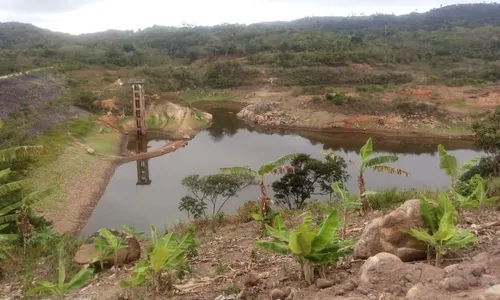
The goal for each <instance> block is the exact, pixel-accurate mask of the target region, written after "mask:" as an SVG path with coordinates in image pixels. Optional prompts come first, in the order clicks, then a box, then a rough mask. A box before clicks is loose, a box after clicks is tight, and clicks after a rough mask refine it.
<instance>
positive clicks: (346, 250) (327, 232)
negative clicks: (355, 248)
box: [257, 210, 354, 284]
mask: <svg viewBox="0 0 500 300" xmlns="http://www.w3.org/2000/svg"><path fill="white" fill-rule="evenodd" d="M338 224H339V214H338V211H337V210H334V211H332V212H331V213H330V215H329V216H328V217H327V218H326V220H325V221H324V222H323V223H322V224H321V225H320V226H318V228H316V229H315V230H314V229H312V217H311V214H310V213H306V214H305V216H304V220H303V222H302V224H300V225H299V226H297V227H296V228H295V229H293V230H292V231H287V229H286V227H285V224H284V222H283V219H282V217H281V215H278V216H276V218H275V221H274V228H273V227H270V226H268V225H266V229H267V233H269V234H270V235H271V236H272V237H273V238H274V239H275V241H274V242H269V241H258V242H257V244H258V245H259V246H260V247H262V248H265V249H268V250H271V251H274V252H276V253H279V254H288V253H292V254H293V255H294V256H295V257H296V258H297V260H298V262H299V263H300V265H301V271H302V277H303V278H304V280H305V281H306V282H307V283H308V284H312V283H313V282H314V280H315V270H316V268H318V267H319V271H320V274H321V276H322V277H325V272H324V269H323V267H324V266H325V265H327V264H333V265H335V263H336V262H337V261H338V260H339V259H340V258H342V257H344V256H346V255H349V254H350V253H351V252H352V250H351V249H350V246H351V245H352V244H353V243H354V241H352V240H345V241H340V240H339V239H337V236H336V231H337V227H338Z"/></svg>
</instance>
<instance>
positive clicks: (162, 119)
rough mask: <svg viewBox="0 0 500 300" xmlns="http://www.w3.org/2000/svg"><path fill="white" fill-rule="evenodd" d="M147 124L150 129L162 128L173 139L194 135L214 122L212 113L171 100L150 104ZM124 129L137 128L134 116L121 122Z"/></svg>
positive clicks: (128, 130) (147, 110)
mask: <svg viewBox="0 0 500 300" xmlns="http://www.w3.org/2000/svg"><path fill="white" fill-rule="evenodd" d="M146 116H147V118H146V126H147V128H148V129H149V130H161V131H163V132H165V133H166V134H167V135H169V136H171V138H173V139H179V138H184V137H186V136H192V135H194V134H196V133H197V132H198V131H200V130H201V129H203V128H205V127H207V126H209V125H210V123H211V122H212V115H211V114H209V113H206V112H202V111H200V110H197V109H194V108H189V107H184V106H180V105H177V104H174V103H172V102H169V101H164V102H160V103H158V104H150V105H149V106H148V107H147V109H146ZM121 126H122V128H123V130H125V131H127V132H131V131H133V130H134V129H135V126H136V125H135V121H134V119H133V118H130V119H128V120H127V121H125V122H124V123H122V124H121Z"/></svg>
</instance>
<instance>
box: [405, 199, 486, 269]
mask: <svg viewBox="0 0 500 300" xmlns="http://www.w3.org/2000/svg"><path fill="white" fill-rule="evenodd" d="M420 210H421V214H422V218H423V220H424V223H425V225H426V226H427V228H428V230H425V229H417V228H410V229H409V230H408V231H406V232H407V233H408V234H410V235H411V236H413V237H414V238H416V239H417V240H419V241H423V242H425V243H427V244H428V245H429V247H431V248H433V249H434V250H435V251H436V267H439V266H440V265H441V257H442V256H443V255H446V253H447V251H448V250H449V249H454V248H462V247H465V246H470V245H474V243H475V242H476V236H475V235H474V233H472V232H470V231H466V230H457V228H456V224H457V211H456V209H455V207H454V206H453V204H452V202H451V201H450V199H449V197H448V195H447V194H446V193H440V194H439V195H438V200H437V201H434V200H430V199H427V198H424V197H422V198H421V199H420Z"/></svg>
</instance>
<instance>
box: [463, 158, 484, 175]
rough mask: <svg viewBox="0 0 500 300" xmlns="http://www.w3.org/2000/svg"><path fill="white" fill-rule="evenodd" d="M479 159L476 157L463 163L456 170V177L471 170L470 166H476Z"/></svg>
mask: <svg viewBox="0 0 500 300" xmlns="http://www.w3.org/2000/svg"><path fill="white" fill-rule="evenodd" d="M480 159H481V157H480V156H476V157H474V158H472V159H470V160H468V161H466V162H464V163H463V164H462V165H461V166H460V168H459V169H458V173H457V175H462V174H464V173H465V172H467V171H469V170H470V168H472V166H474V165H475V164H477V162H478V161H479V160H480Z"/></svg>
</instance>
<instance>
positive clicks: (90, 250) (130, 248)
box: [73, 230, 141, 265]
mask: <svg viewBox="0 0 500 300" xmlns="http://www.w3.org/2000/svg"><path fill="white" fill-rule="evenodd" d="M110 231H111V233H112V234H113V235H115V236H117V237H120V238H124V239H125V240H126V242H125V243H126V244H127V247H125V248H122V249H120V250H118V259H117V263H118V265H123V264H127V263H130V262H134V261H137V260H139V258H140V257H141V245H140V244H139V242H138V241H137V239H136V238H135V237H133V236H132V235H130V234H128V233H126V232H124V231H121V230H110ZM98 236H99V232H96V233H94V234H93V235H92V236H90V237H89V238H88V239H87V240H86V241H85V243H84V244H83V245H82V246H81V247H80V248H79V249H78V250H77V251H76V253H75V256H74V258H73V261H75V262H76V263H78V264H82V265H85V264H89V263H91V262H92V260H93V259H94V258H95V257H96V256H97V255H98V253H97V250H96V249H95V247H94V239H95V238H96V237H98ZM102 260H103V261H104V262H106V263H109V264H113V263H114V257H113V255H112V254H111V255H108V256H107V257H105V258H103V259H102Z"/></svg>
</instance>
